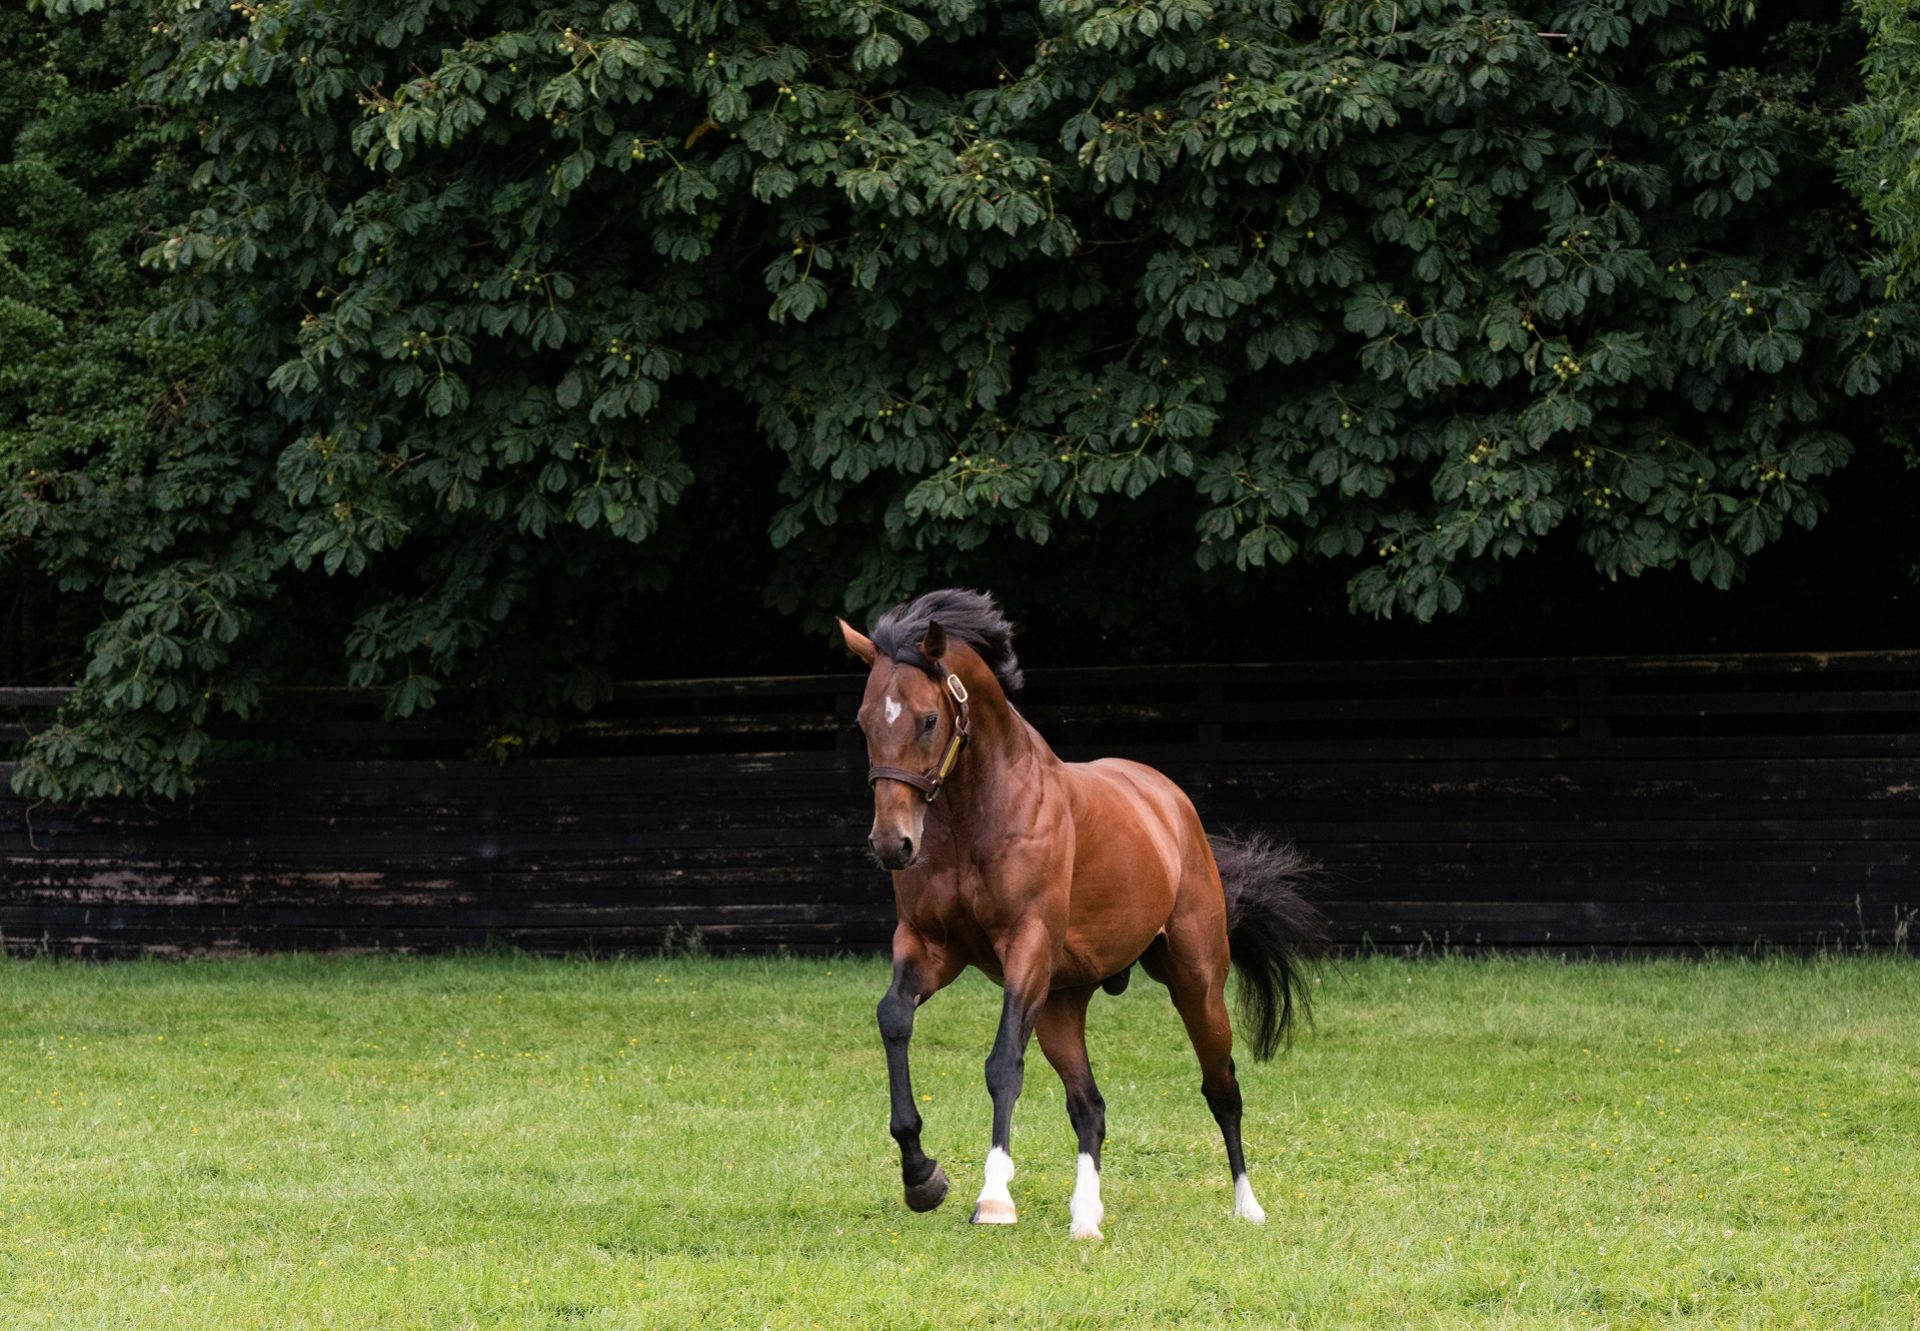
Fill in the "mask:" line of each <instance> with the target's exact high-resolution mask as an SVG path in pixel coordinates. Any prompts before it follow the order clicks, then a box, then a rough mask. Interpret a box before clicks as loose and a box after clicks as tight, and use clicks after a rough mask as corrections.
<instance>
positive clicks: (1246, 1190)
mask: <svg viewBox="0 0 1920 1331" xmlns="http://www.w3.org/2000/svg"><path fill="white" fill-rule="evenodd" d="M1233 1213H1234V1214H1235V1215H1236V1216H1238V1217H1240V1219H1242V1220H1250V1221H1252V1222H1253V1223H1254V1224H1256V1225H1264V1224H1266V1223H1267V1213H1266V1212H1265V1211H1263V1210H1261V1209H1260V1203H1259V1202H1257V1201H1255V1200H1254V1199H1253V1184H1251V1183H1249V1182H1247V1176H1246V1175H1245V1174H1242V1175H1240V1177H1239V1178H1236V1179H1235V1180H1234V1181H1233Z"/></svg>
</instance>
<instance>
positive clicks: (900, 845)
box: [867, 833, 920, 870]
mask: <svg viewBox="0 0 1920 1331" xmlns="http://www.w3.org/2000/svg"><path fill="white" fill-rule="evenodd" d="M867 848H868V849H869V850H871V851H872V852H873V858H874V859H875V860H877V861H878V862H879V864H880V867H881V868H882V869H890V870H899V869H910V868H912V867H913V862H914V860H915V858H916V857H918V855H919V854H920V847H919V846H918V845H917V844H915V842H914V839H913V838H912V837H910V836H882V835H880V834H878V833H876V834H875V835H873V836H870V837H868V838H867Z"/></svg>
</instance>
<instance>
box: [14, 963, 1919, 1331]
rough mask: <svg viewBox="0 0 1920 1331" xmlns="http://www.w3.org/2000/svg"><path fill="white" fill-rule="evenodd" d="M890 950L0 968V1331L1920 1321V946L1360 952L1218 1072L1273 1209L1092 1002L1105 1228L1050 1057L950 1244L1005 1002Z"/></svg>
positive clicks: (1172, 1059)
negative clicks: (907, 1135) (1311, 999)
mask: <svg viewBox="0 0 1920 1331" xmlns="http://www.w3.org/2000/svg"><path fill="white" fill-rule="evenodd" d="M884 983H885V967H884V965H883V963H881V962H879V961H876V960H871V959H861V960H842V961H833V962H815V961H707V960H676V961H665V962H630V963H628V962H622V963H608V962H601V963H562V962H539V961H529V960H522V959H516V958H510V957H507V958H500V957H468V958H459V959H451V960H440V961H424V962H423V961H382V960H315V959H303V958H276V959H260V960H253V961H245V962H229V963H209V964H188V965H170V964H144V963H143V964H127V965H116V966H102V967H83V966H74V965H55V964H48V963H39V962H35V963H22V964H14V965H7V966H0V1040H4V1043H0V1072H3V1073H4V1076H0V1326H4V1327H6V1328H9V1329H11V1328H15V1327H25V1328H33V1327H56V1328H60V1329H61V1331H73V1329H75V1328H85V1327H155V1328H174V1327H186V1328H196V1329H198V1328H226V1327H262V1328H275V1329H276V1331H281V1329H284V1328H298V1327H341V1328H352V1329H355V1331H358V1329H360V1328H375V1327H381V1328H385V1327H433V1328H439V1327H448V1328H452V1327H556V1328H572V1327H652V1326H661V1327H678V1326H689V1327H691V1326H701V1325H704V1326H725V1327H761V1326H771V1327H779V1328H788V1327H798V1328H811V1327H815V1326H818V1327H823V1328H844V1327H855V1326H872V1327H918V1326H926V1327H941V1328H948V1327H965V1326H1013V1325H1018V1326H1035V1327H1088V1328H1094V1327H1098V1328H1107V1327H1136V1326H1140V1327H1144V1326H1201V1327H1207V1326H1220V1325H1235V1324H1244V1325H1249V1326H1263V1327H1264V1326H1301V1327H1382V1328H1387V1327H1391V1328H1400V1327H1423V1328H1424V1327H1528V1328H1533V1327H1546V1328H1553V1327H1583V1328H1584V1327H1607V1328H1626V1327H1640V1326H1658V1327H1701V1328H1707V1327H1712V1328H1716V1331H1717V1329H1720V1328H1745V1327H1753V1328H1761V1327H1766V1328H1772V1327H1794V1326H1806V1327H1812V1328H1820V1329H1822V1331H1824V1329H1827V1328H1851V1327H1888V1328H1910V1327H1913V1326H1915V1325H1917V1324H1920V1238H1916V1236H1917V1235H1920V1074H1917V1073H1916V1058H1917V1057H1920V970H1917V969H1916V968H1915V966H1914V965H1913V964H1912V963H1907V962H1900V961H1896V960H1889V959H1851V960H1838V959H1836V960H1825V961H1819V962H1811V963H1807V962H1794V961H1759V962H1754V961H1745V962H1741V961H1722V962H1711V963H1695V964H1681V963H1659V964H1640V965H1624V966H1583V965H1572V966H1569V965H1562V964H1557V963H1554V962H1550V961H1537V960H1528V961H1463V960H1449V961H1439V962H1435V961H1415V962H1404V961H1395V960H1384V959H1377V960H1363V961H1355V962H1346V963H1343V964H1341V965H1340V966H1338V967H1337V968H1334V969H1330V970H1328V971H1327V972H1326V973H1325V974H1324V976H1323V978H1322V980H1321V982H1320V983H1319V984H1318V985H1317V995H1318V1009H1319V1022H1318V1025H1317V1026H1316V1027H1315V1028H1313V1029H1310V1030H1308V1031H1307V1032H1306V1033H1305V1034H1304V1035H1303V1036H1302V1037H1301V1038H1300V1040H1299V1041H1298V1042H1297V1044H1296V1046H1295V1047H1294V1049H1293V1050H1292V1051H1291V1052H1290V1053H1288V1054H1286V1055H1284V1056H1283V1057H1281V1058H1280V1059H1278V1060H1276V1061H1275V1062H1273V1063H1271V1064H1266V1065H1251V1064H1248V1065H1243V1067H1242V1073H1243V1077H1244V1083H1243V1084H1244V1087H1245V1091H1246V1097H1247V1107H1248V1116H1247V1134H1248V1143H1249V1156H1250V1159H1251V1162H1252V1170H1253V1177H1254V1180H1255V1182H1256V1185H1257V1187H1258V1188H1259V1191H1260V1195H1261V1200H1262V1201H1263V1202H1264V1203H1265V1205H1266V1208H1267V1212H1268V1215H1269V1220H1268V1222H1267V1224H1266V1225H1265V1226H1264V1227H1259V1228H1256V1227H1253V1226H1248V1225H1243V1224H1239V1223H1236V1222H1233V1221H1232V1220H1231V1219H1230V1211H1231V1208H1232V1194H1231V1189H1230V1186H1229V1180H1228V1178H1227V1174H1226V1168H1225V1162H1224V1155H1223V1152H1222V1151H1221V1148H1220V1144H1219V1139H1218V1137H1217V1135H1216V1133H1215V1130H1214V1125H1213V1122H1212V1120H1211V1119H1210V1118H1209V1116H1208V1114H1207V1111H1206V1107H1205V1105H1204V1104H1203V1102H1202V1101H1201V1098H1200V1095H1199V1090H1198V1077H1197V1074H1196V1072H1195V1069H1194V1066H1193V1062H1192V1054H1191V1051H1190V1050H1189V1049H1188V1048H1187V1046H1186V1044H1185V1041H1184V1039H1183V1037H1182V1035H1181V1033H1180V1029H1179V1025H1178V1023H1177V1021H1176V1020H1175V1018H1174V1015H1173V1012H1172V1009H1171V1007H1170V1006H1169V1005H1168V1003H1167V1002H1166V998H1165V995H1164V993H1163V992H1162V991H1161V990H1160V989H1159V988H1158V986H1156V985H1154V984H1152V983H1150V982H1148V981H1146V980H1145V979H1144V977H1138V976H1136V978H1135V981H1134V985H1133V987H1132V989H1131V990H1130V991H1129V992H1128V993H1126V994H1125V995H1124V996H1122V997H1119V998H1112V999H1110V998H1106V997H1101V998H1099V999H1097V1000H1096V1002H1095V1004H1094V1010H1093V1019H1092V1049H1093V1058H1094V1067H1095V1070H1096V1072H1097V1073H1098V1074H1099V1076H1100V1079H1101V1085H1102V1089H1103V1090H1104V1092H1105V1094H1106V1098H1107V1104H1108V1115H1109V1125H1110V1137H1109V1142H1108V1149H1107V1156H1106V1174H1105V1194H1106V1202H1107V1209H1108V1219H1107V1225H1106V1232H1107V1240H1106V1242H1105V1243H1102V1244H1097V1245H1093V1244H1076V1243H1073V1242H1070V1241H1069V1240H1068V1238H1067V1207H1066V1201H1067V1195H1068V1193H1069V1192H1070V1191H1071V1189H1072V1181H1073V1158H1074V1144H1073V1138H1072V1135H1071V1132H1070V1131H1069V1129H1068V1127H1067V1123H1066V1114H1065V1111H1064V1108H1063V1101H1062V1096H1061V1093H1060V1088H1059V1083H1058V1082H1057V1081H1056V1080H1055V1079H1054V1077H1053V1075H1052V1073H1051V1071H1050V1070H1048V1069H1047V1067H1046V1065H1045V1063H1044V1061H1043V1060H1042V1059H1041V1058H1040V1057H1039V1055H1038V1053H1037V1051H1036V1052H1035V1053H1034V1054H1033V1056H1032V1057H1031V1058H1030V1059H1029V1067H1028V1077H1027V1093H1026V1095H1025V1096H1024V1098H1023V1099H1022V1101H1021V1105H1020V1111H1019V1114H1018V1116H1017V1119H1016V1124H1015V1130H1014V1158H1015V1161H1016V1163H1017V1164H1018V1166H1019V1170H1020V1172H1019V1175H1018V1176H1017V1177H1016V1178H1015V1180H1014V1184H1013V1191H1014V1197H1015V1200H1016V1201H1017V1202H1018V1204H1019V1206H1020V1209H1021V1221H1020V1224H1019V1225H1018V1226H1017V1227H1016V1228H1013V1229H1010V1230H998V1229H984V1230H975V1229H972V1228H970V1227H969V1226H968V1225H967V1223H966V1218H967V1212H968V1209H969V1205H970V1203H971V1200H972V1194H973V1191H974V1190H975V1189H976V1188H977V1187H978V1185H979V1171H980V1161H981V1159H982V1157H983V1156H984V1154H985V1149H986V1134H987V1123H988V1102H987V1098H986V1094H985V1091H984V1089H983V1086H982V1079H981V1070H980V1069H981V1062H982V1060H983V1059H984V1057H985V1055H986V1051H987V1046H988V1043H989V1042H990V1040H991V1038H992V1030H993V1024H994V1021H995V1018H996V1016H997V1012H998V997H999V995H998V991H997V990H995V989H993V988H992V987H991V986H990V985H989V984H987V983H986V982H985V981H984V980H982V979H980V978H979V977H977V976H972V977H969V978H966V979H964V980H962V982H961V983H959V984H958V985H956V986H955V987H954V988H953V989H952V990H950V991H949V992H947V993H945V994H942V995H941V996H940V997H939V998H938V999H937V1000H935V1001H934V1002H933V1003H932V1004H931V1005H930V1006H929V1007H927V1008H926V1009H924V1010H923V1011H922V1013H921V1016H920V1022H919V1029H918V1031H917V1032H916V1036H915V1041H914V1058H915V1072H916V1075H917V1083H918V1084H917V1089H918V1090H919V1091H920V1092H922V1093H923V1094H924V1095H925V1096H926V1097H927V1099H926V1101H925V1103H923V1105H922V1110H923V1112H924V1113H925V1115H926V1119H927V1145H928V1148H929V1149H930V1150H931V1151H932V1152H933V1153H934V1154H936V1155H938V1156H939V1157H940V1158H941V1159H942V1161H943V1162H944V1164H945V1165H946V1167H947V1169H948V1171H949V1173H951V1174H952V1175H953V1178H954V1195H953V1196H951V1197H950V1198H949V1199H948V1202H947V1204H946V1206H944V1207H943V1208H941V1209H940V1210H939V1211H937V1212H935V1213H933V1214H931V1215H925V1216H916V1215H912V1214H909V1213H908V1212H907V1211H906V1210H905V1209H904V1208H903V1207H902V1206H901V1205H900V1202H899V1200H898V1193H899V1187H898V1173H897V1169H896V1166H895V1154H894V1149H893V1144H892V1142H891V1141H890V1140H889V1139H888V1137H887V1134H886V1112H887V1111H886V1090H885V1073H884V1069H883V1064H882V1059H881V1054H880V1046H879V1040H878V1037H877V1036H876V1034H875V1033H874V1029H873V1003H874V1001H875V999H876V998H877V997H878V995H879V993H880V991H881V989H882V988H883V986H884Z"/></svg>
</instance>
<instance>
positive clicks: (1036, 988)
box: [973, 927, 1053, 1225]
mask: <svg viewBox="0 0 1920 1331" xmlns="http://www.w3.org/2000/svg"><path fill="white" fill-rule="evenodd" d="M1000 966H1001V973H1002V976H1003V979H1002V981H1001V982H1002V984H1003V985H1004V987H1005V989H1006V998H1005V1000H1004V1001H1003V1003H1002V1004H1001V1007H1000V1030H999V1032H998V1033H997V1034H996V1035H995V1036H994V1039H993V1052H991V1053H990V1054H988V1055H987V1093H988V1094H989V1095H991V1096H992V1097H993V1144H992V1146H991V1148H990V1149H989V1150H988V1151H987V1163H986V1166H985V1168H983V1169H982V1170H981V1175H982V1178H981V1184H980V1199H979V1200H978V1201H977V1202H975V1203H974V1206H973V1223H974V1224H976V1225H1011V1224H1012V1223H1014V1221H1015V1220H1017V1219H1019V1215H1018V1213H1017V1212H1016V1211H1015V1210H1014V1206H1013V1194H1012V1192H1010V1191H1009V1190H1008V1188H1007V1185H1008V1184H1009V1183H1010V1182H1012V1180H1013V1106H1014V1102H1015V1101H1017V1100H1018V1099H1019V1098H1020V1086H1021V1083H1022V1082H1023V1081H1024V1080H1025V1077H1026V1066H1027V1041H1028V1040H1030V1039H1031V1038H1032V1036H1033V1024H1034V1021H1035V1020H1036V1018H1038V1016H1039V1014H1040V1005H1041V1004H1042V1003H1044V1002H1046V999H1047V990H1048V988H1049V987H1050V985H1051V983H1052V980H1053V946H1052V943H1051V941H1050V940H1049V938H1048V936H1047V933H1046V931H1045V929H1043V928H1037V927H1036V928H1032V929H1029V930H1027V931H1025V932H1023V933H1021V934H1019V935H1017V936H1016V938H1015V939H1014V940H1013V941H1012V942H1011V943H1009V944H1008V945H1006V946H1005V947H1004V948H1003V950H1002V952H1001V957H1000Z"/></svg>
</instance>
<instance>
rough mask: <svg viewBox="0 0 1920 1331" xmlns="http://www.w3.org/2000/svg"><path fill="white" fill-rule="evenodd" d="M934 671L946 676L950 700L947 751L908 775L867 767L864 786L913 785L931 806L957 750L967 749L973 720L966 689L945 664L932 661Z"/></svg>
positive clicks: (899, 770)
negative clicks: (950, 720) (950, 732)
mask: <svg viewBox="0 0 1920 1331" xmlns="http://www.w3.org/2000/svg"><path fill="white" fill-rule="evenodd" d="M933 667H934V669H935V670H938V671H940V672H942V673H944V674H945V675H946V677H947V693H948V694H949V695H950V696H951V697H952V698H953V736H952V738H950V739H948V740H947V750H946V752H945V753H943V754H941V755H940V761H939V762H937V763H935V764H934V765H933V766H932V767H929V768H928V769H927V770H926V771H924V772H910V771H908V770H907V769H906V768H904V767H888V766H885V765H884V764H875V765H874V766H872V767H869V768H867V784H868V785H870V786H871V785H876V784H878V783H879V782H881V781H901V782H905V783H906V784H907V785H909V786H912V787H913V788H914V789H915V790H917V791H919V792H920V793H921V794H923V795H925V796H926V797H927V803H929V804H931V803H933V797H934V796H936V795H938V794H939V793H940V784H941V783H942V782H943V781H945V780H946V779H947V777H948V776H950V775H952V773H953V765H954V764H955V763H957V762H959V761H960V750H962V749H964V748H966V747H967V735H968V732H969V731H970V730H971V729H972V718H971V717H970V716H969V714H968V712H967V686H966V685H965V684H962V683H961V682H960V676H958V675H956V674H954V673H953V672H952V671H950V670H948V669H947V665H946V662H944V661H935V662H934V663H933Z"/></svg>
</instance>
